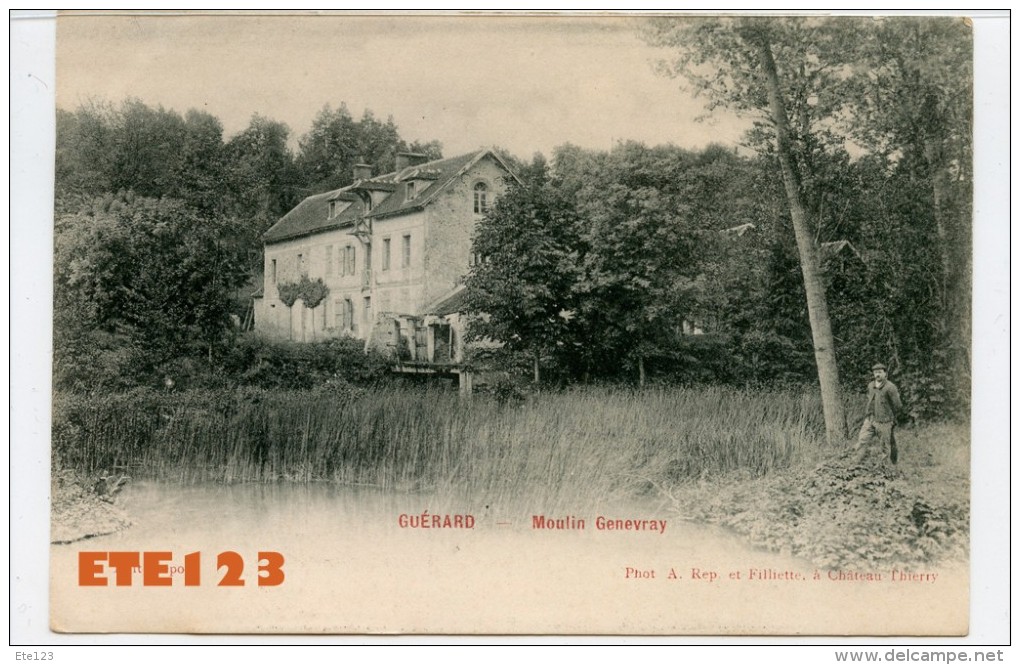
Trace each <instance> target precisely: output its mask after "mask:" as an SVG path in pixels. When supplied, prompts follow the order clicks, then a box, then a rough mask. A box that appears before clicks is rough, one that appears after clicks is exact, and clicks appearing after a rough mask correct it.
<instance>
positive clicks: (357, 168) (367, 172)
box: [354, 164, 372, 182]
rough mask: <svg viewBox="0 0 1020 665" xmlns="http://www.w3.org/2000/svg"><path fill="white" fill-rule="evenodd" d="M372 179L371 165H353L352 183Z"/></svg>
mask: <svg viewBox="0 0 1020 665" xmlns="http://www.w3.org/2000/svg"><path fill="white" fill-rule="evenodd" d="M371 177H372V165H371V164H355V165H354V181H355V182H357V181H359V180H367V179H368V178H371Z"/></svg>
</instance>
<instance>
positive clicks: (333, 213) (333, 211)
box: [329, 201, 336, 219]
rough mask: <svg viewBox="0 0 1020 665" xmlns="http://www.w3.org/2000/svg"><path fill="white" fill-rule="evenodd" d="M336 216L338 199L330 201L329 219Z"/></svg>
mask: <svg viewBox="0 0 1020 665" xmlns="http://www.w3.org/2000/svg"><path fill="white" fill-rule="evenodd" d="M334 217H336V201H330V202H329V219H333V218H334Z"/></svg>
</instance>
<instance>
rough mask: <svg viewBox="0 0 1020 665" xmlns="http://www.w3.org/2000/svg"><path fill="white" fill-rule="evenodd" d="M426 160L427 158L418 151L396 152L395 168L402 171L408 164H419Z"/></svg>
mask: <svg viewBox="0 0 1020 665" xmlns="http://www.w3.org/2000/svg"><path fill="white" fill-rule="evenodd" d="M428 160H429V158H428V157H426V156H425V155H423V154H421V153H420V152H398V153H397V168H396V170H397V171H402V170H404V169H406V168H407V167H408V166H418V165H419V164H424V163H425V162H427V161H428Z"/></svg>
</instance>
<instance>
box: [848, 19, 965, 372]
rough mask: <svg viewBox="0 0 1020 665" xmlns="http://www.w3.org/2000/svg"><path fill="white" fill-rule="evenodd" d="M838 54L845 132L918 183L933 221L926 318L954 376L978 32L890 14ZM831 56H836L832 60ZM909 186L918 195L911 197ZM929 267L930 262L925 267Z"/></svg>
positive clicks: (960, 353)
mask: <svg viewBox="0 0 1020 665" xmlns="http://www.w3.org/2000/svg"><path fill="white" fill-rule="evenodd" d="M852 46H853V48H852V49H850V50H849V51H848V52H846V53H843V54H841V58H842V59H843V60H844V61H846V60H850V62H851V63H852V65H853V69H852V75H850V76H849V77H847V80H846V81H845V82H844V84H843V89H842V92H843V94H844V95H845V96H846V99H847V104H848V106H850V108H851V110H852V113H847V114H845V115H844V122H843V123H842V127H843V129H844V131H845V132H846V133H847V134H848V135H849V136H851V137H853V139H854V140H855V141H857V142H859V143H860V144H861V145H862V146H865V147H866V148H867V149H868V150H869V151H871V153H872V154H873V155H875V156H876V158H878V159H881V161H882V162H883V164H884V166H885V167H886V168H887V169H888V170H889V171H890V172H894V173H902V174H904V175H905V176H906V180H907V182H908V183H909V184H910V185H912V186H910V187H907V188H902V187H901V190H900V191H903V192H905V193H907V195H908V196H909V197H910V198H912V199H915V200H916V203H917V204H918V205H916V206H915V209H914V219H916V220H918V221H919V222H930V226H929V227H928V228H929V229H930V233H929V236H930V237H929V239H928V240H927V242H926V243H925V244H926V245H928V246H933V248H934V250H935V251H936V252H937V257H938V264H937V269H935V270H931V271H929V277H928V278H927V279H926V280H925V281H927V280H928V279H934V280H935V284H936V294H937V298H936V299H935V301H934V302H932V299H929V298H925V299H924V301H925V302H926V304H927V306H928V307H929V308H930V311H929V317H930V318H931V320H932V321H933V322H934V323H936V325H937V326H938V329H937V330H936V331H935V332H936V334H937V336H938V337H941V338H942V340H941V345H942V346H944V347H947V348H948V353H949V355H950V356H951V358H949V360H948V362H949V364H950V365H951V366H952V370H951V371H952V373H953V374H954V375H956V376H958V377H959V376H964V377H965V376H968V375H969V370H970V338H971V335H970V293H971V284H970V274H971V253H972V250H971V199H972V182H973V166H972V165H973V147H972V136H973V118H972V100H973V66H972V64H973V36H972V32H971V28H970V26H968V25H967V24H966V23H965V22H964V20H963V19H957V18H948V17H946V18H942V17H923V18H920V17H903V18H896V19H893V18H888V19H885V20H882V21H880V22H876V23H875V25H874V26H873V27H872V29H871V30H869V31H866V32H863V33H862V34H861V35H860V38H859V39H857V40H855V41H854V43H853V44H852ZM832 57H833V58H834V59H835V58H836V55H835V54H833V56H832ZM910 190H914V191H913V192H911V191H910ZM926 265H927V264H926Z"/></svg>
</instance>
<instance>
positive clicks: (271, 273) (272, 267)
mask: <svg viewBox="0 0 1020 665" xmlns="http://www.w3.org/2000/svg"><path fill="white" fill-rule="evenodd" d="M269 274H270V275H271V276H272V280H273V284H276V259H273V263H272V265H271V266H270V267H269Z"/></svg>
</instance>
